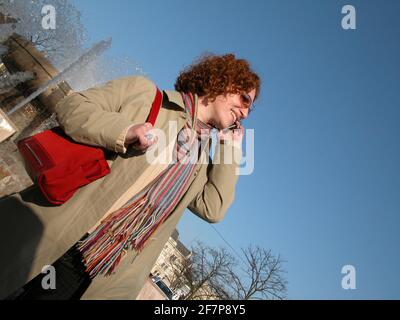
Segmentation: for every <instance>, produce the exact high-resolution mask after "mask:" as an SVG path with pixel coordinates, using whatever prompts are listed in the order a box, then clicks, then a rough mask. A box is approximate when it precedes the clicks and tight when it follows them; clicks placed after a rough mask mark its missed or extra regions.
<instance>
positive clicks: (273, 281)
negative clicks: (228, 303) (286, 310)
mask: <svg viewBox="0 0 400 320" xmlns="http://www.w3.org/2000/svg"><path fill="white" fill-rule="evenodd" d="M242 252H243V255H244V261H243V262H244V263H243V264H242V265H241V266H239V267H236V266H235V268H230V270H229V276H228V277H227V278H226V281H225V282H224V283H223V285H221V284H219V285H215V286H214V289H215V290H216V291H217V292H218V294H219V296H221V298H223V299H229V300H232V299H233V300H250V299H253V300H261V299H264V300H274V299H284V298H286V293H287V281H286V279H285V277H284V276H285V273H286V272H285V270H284V269H283V262H284V261H283V260H282V258H281V257H280V256H279V255H278V256H275V255H274V254H273V253H272V252H271V250H267V249H264V248H262V247H260V246H249V247H247V248H246V249H242Z"/></svg>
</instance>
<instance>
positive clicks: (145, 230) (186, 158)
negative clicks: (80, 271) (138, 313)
mask: <svg viewBox="0 0 400 320" xmlns="http://www.w3.org/2000/svg"><path fill="white" fill-rule="evenodd" d="M182 97H183V101H184V104H185V109H186V112H187V113H188V114H189V115H190V117H191V121H187V123H186V124H185V126H184V127H183V128H182V130H181V131H180V132H179V134H178V137H177V141H176V144H175V147H174V156H175V158H174V159H178V161H174V162H173V163H171V164H170V165H168V167H167V168H166V169H165V170H164V171H163V172H161V173H160V174H159V175H158V176H157V177H156V178H155V179H154V180H153V181H152V182H150V183H149V184H148V185H147V186H146V187H144V189H142V190H141V191H140V192H139V193H137V194H136V195H134V196H133V197H132V198H131V199H130V200H128V201H127V203H126V204H125V205H123V206H122V207H121V208H120V209H118V210H116V211H114V212H112V213H110V214H109V215H108V216H107V217H106V218H105V219H104V220H103V221H101V223H100V224H99V226H98V227H97V228H96V229H95V231H93V232H92V233H91V234H90V235H88V237H87V238H86V239H84V240H83V241H80V242H78V249H79V250H80V251H81V253H82V255H83V259H84V262H85V265H86V271H87V272H88V273H89V275H90V277H91V278H94V277H95V276H97V275H98V274H103V275H111V274H112V273H113V271H114V270H115V268H116V267H117V266H118V264H119V263H120V261H121V259H122V258H123V257H124V256H125V255H126V253H127V251H128V250H136V251H137V252H138V253H140V252H141V251H142V250H143V248H144V246H145V244H146V242H147V240H148V239H149V238H150V237H151V235H152V234H153V233H154V232H155V231H156V230H157V228H158V227H159V226H160V225H161V224H162V223H163V222H164V221H165V220H166V219H167V218H168V217H169V215H170V214H171V213H172V212H173V210H174V208H175V206H176V205H177V203H178V201H179V200H180V199H182V196H183V195H184V194H185V192H186V191H187V189H188V187H189V180H190V177H191V176H192V174H193V172H194V170H195V168H196V163H197V162H198V161H197V160H198V157H199V156H200V155H201V153H202V151H203V150H202V149H201V147H202V144H201V143H195V142H198V140H197V141H196V139H199V138H200V137H199V133H200V131H201V134H202V138H203V137H204V135H206V137H209V134H210V130H209V129H210V128H211V127H210V126H208V125H207V124H205V123H202V122H201V121H199V120H197V121H196V125H195V128H194V129H195V130H192V128H193V125H194V122H195V121H194V98H193V95H192V94H184V93H182ZM191 133H194V134H191ZM196 146H200V150H198V152H192V151H195V149H196ZM175 152H176V153H175ZM195 156H196V158H197V159H194V157H195Z"/></svg>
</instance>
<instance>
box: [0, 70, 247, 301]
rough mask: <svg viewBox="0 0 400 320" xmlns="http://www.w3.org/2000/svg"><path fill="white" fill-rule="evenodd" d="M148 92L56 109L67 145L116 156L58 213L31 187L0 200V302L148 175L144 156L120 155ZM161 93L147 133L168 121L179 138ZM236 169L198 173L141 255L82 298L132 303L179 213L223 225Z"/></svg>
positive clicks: (173, 98)
mask: <svg viewBox="0 0 400 320" xmlns="http://www.w3.org/2000/svg"><path fill="white" fill-rule="evenodd" d="M155 92H156V87H155V85H154V84H153V83H152V82H151V81H150V80H148V79H146V78H144V77H125V78H121V79H117V80H113V81H110V82H108V83H107V84H106V85H105V86H102V87H95V88H91V89H88V90H85V91H83V92H79V93H74V94H72V95H71V96H68V97H66V98H65V99H63V100H62V101H61V102H60V103H58V104H57V106H56V108H55V112H56V114H57V117H58V120H59V122H60V124H61V125H62V126H63V127H64V130H65V131H66V132H67V133H68V134H69V135H70V136H71V137H72V138H74V139H75V140H76V141H79V142H83V143H87V144H91V145H98V146H103V147H105V148H107V149H110V150H113V151H117V152H119V155H118V156H117V157H115V158H114V159H113V160H109V164H110V167H111V173H110V174H109V175H107V176H106V177H104V178H102V179H99V180H97V181H95V182H92V183H91V184H89V185H87V186H85V187H82V188H81V189H79V190H78V192H76V194H75V195H74V196H73V197H72V198H71V199H70V200H69V201H68V202H66V203H65V204H63V205H61V206H51V205H49V204H48V203H47V202H46V201H45V200H44V199H43V196H42V195H41V194H40V192H39V191H38V189H37V188H36V187H31V188H29V189H27V190H24V191H22V192H20V193H17V194H14V195H12V196H9V197H6V198H3V199H1V200H0V217H1V226H0V263H1V265H0V298H2V297H5V296H7V295H8V294H10V293H12V292H13V291H14V290H16V289H17V288H19V287H20V286H22V285H23V284H24V283H26V282H27V281H29V280H30V279H32V278H33V277H35V276H36V275H38V274H39V273H40V272H41V270H42V268H43V267H44V266H45V265H51V264H52V263H54V261H55V260H57V259H58V258H59V257H60V256H61V255H63V254H64V253H65V252H66V251H67V249H69V248H70V247H71V246H72V245H74V244H75V243H76V242H77V241H78V240H79V239H80V238H81V237H82V236H83V235H84V234H85V233H86V232H87V231H88V230H90V229H91V228H93V226H95V225H96V224H97V223H98V221H99V220H100V219H101V218H102V217H103V216H104V215H105V214H106V213H107V212H108V211H109V210H110V209H112V208H115V207H116V206H119V205H120V204H121V200H122V199H123V198H124V197H126V196H127V190H130V189H132V185H135V183H136V182H137V181H138V180H140V179H141V180H140V181H141V187H144V185H145V184H146V183H148V182H149V181H146V179H147V180H148V179H151V178H147V176H150V175H143V173H144V172H150V171H149V169H151V168H152V166H151V165H149V163H148V161H146V157H145V155H144V154H138V153H135V152H131V150H130V149H129V148H128V151H127V150H126V149H125V148H124V138H125V134H126V129H127V128H128V127H129V126H130V125H132V124H137V123H143V122H145V120H146V117H147V115H148V113H149V111H150V107H151V104H152V101H153V99H154V96H155ZM165 93H166V95H167V98H168V101H164V107H163V108H162V109H161V110H160V113H159V116H158V118H157V122H156V124H155V128H159V129H161V130H164V132H167V131H168V122H169V121H170V120H175V121H177V124H178V128H177V129H178V131H179V130H180V129H181V128H182V127H183V126H184V124H185V122H186V120H187V114H186V112H185V108H184V104H183V101H182V98H181V95H180V93H178V92H176V91H165ZM196 103H197V97H196ZM195 114H197V108H196V113H195ZM171 139H172V138H171ZM174 139H176V137H174ZM227 148H231V150H227V151H231V152H234V153H235V155H236V156H237V157H239V158H240V156H241V149H240V147H239V148H237V147H234V146H232V144H218V145H217V149H216V153H215V154H216V155H215V157H221V155H222V154H223V152H224V151H225V150H226V149H227ZM209 149H210V148H209V146H208V147H206V148H205V150H206V154H205V155H203V156H206V157H207V159H208V157H209ZM214 159H215V158H214ZM217 163H218V162H217ZM236 169H237V164H235V163H233V164H222V163H221V164H215V163H214V164H211V163H209V164H201V165H198V166H197V168H196V170H195V172H194V174H193V176H192V177H191V180H190V187H189V189H188V191H187V192H186V193H185V195H184V196H183V197H182V199H181V200H180V201H179V202H178V205H177V207H176V208H175V209H174V212H173V213H172V214H171V215H170V217H169V218H168V219H167V220H166V221H165V222H164V223H163V224H162V225H161V226H160V227H159V229H158V230H157V231H156V233H155V234H154V236H153V237H152V238H150V240H149V241H148V243H147V246H146V247H145V249H144V250H143V251H142V252H141V253H140V254H139V255H137V254H136V252H134V251H131V252H129V254H128V255H127V256H126V257H125V258H124V259H123V260H122V262H121V264H120V265H119V266H118V268H117V269H116V271H115V273H114V274H113V275H111V276H109V277H104V276H102V275H100V276H98V277H96V278H95V279H94V280H93V282H92V284H91V285H90V287H89V288H88V290H87V291H86V292H85V294H84V295H83V297H82V298H83V299H135V297H136V296H137V294H138V293H139V291H140V289H141V288H142V286H143V284H144V282H145V281H146V279H147V277H148V275H149V273H150V270H151V268H152V267H153V265H154V263H155V261H156V259H157V257H158V256H159V254H160V252H161V250H162V249H163V247H164V244H165V243H166V241H167V240H168V238H169V236H170V235H171V233H172V231H173V230H174V228H175V227H176V225H177V224H178V222H179V219H180V218H181V216H182V214H183V212H184V210H185V208H189V209H190V210H191V211H192V212H193V213H195V214H196V215H198V216H199V217H200V218H202V219H204V220H205V221H207V222H210V223H215V222H218V221H220V220H221V219H222V218H223V217H224V215H225V213H226V211H227V209H228V207H229V206H230V205H231V203H232V201H233V199H234V191H235V185H236V182H237V178H238V176H237V175H236ZM134 258H135V259H134Z"/></svg>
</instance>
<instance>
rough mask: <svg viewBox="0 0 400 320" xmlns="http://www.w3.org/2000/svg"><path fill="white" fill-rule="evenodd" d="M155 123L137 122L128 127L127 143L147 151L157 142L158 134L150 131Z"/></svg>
mask: <svg viewBox="0 0 400 320" xmlns="http://www.w3.org/2000/svg"><path fill="white" fill-rule="evenodd" d="M152 129H153V125H152V124H151V123H150V122H146V123H141V124H136V125H134V126H132V127H130V128H129V129H128V132H127V134H126V137H125V144H126V145H130V144H132V147H133V148H134V149H136V150H139V151H146V150H147V149H148V148H149V147H150V146H151V145H153V144H155V143H156V142H157V140H158V139H157V136H155V135H154V134H152V133H151V132H150V131H151V130H152Z"/></svg>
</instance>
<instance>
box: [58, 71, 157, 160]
mask: <svg viewBox="0 0 400 320" xmlns="http://www.w3.org/2000/svg"><path fill="white" fill-rule="evenodd" d="M155 94H156V86H155V85H154V83H152V82H151V81H150V80H148V79H146V78H144V77H124V78H120V79H116V80H112V81H109V82H107V83H106V84H105V85H103V86H100V87H93V88H90V89H87V90H85V91H82V92H75V93H73V94H71V95H69V96H67V97H65V98H64V99H62V100H61V101H60V102H59V103H58V104H57V105H56V106H55V110H54V111H55V113H56V115H57V120H58V122H59V123H60V126H61V127H62V128H63V130H64V131H65V132H66V134H67V135H69V136H70V137H71V138H72V139H74V140H75V141H77V142H81V143H85V144H89V145H94V146H101V147H104V148H107V149H109V150H112V151H116V152H122V153H125V152H126V148H125V136H126V133H127V130H128V128H129V127H130V126H131V125H133V124H137V123H143V122H144V121H145V120H146V116H147V114H148V112H149V111H150V108H151V104H152V102H153V99H154V96H155Z"/></svg>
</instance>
